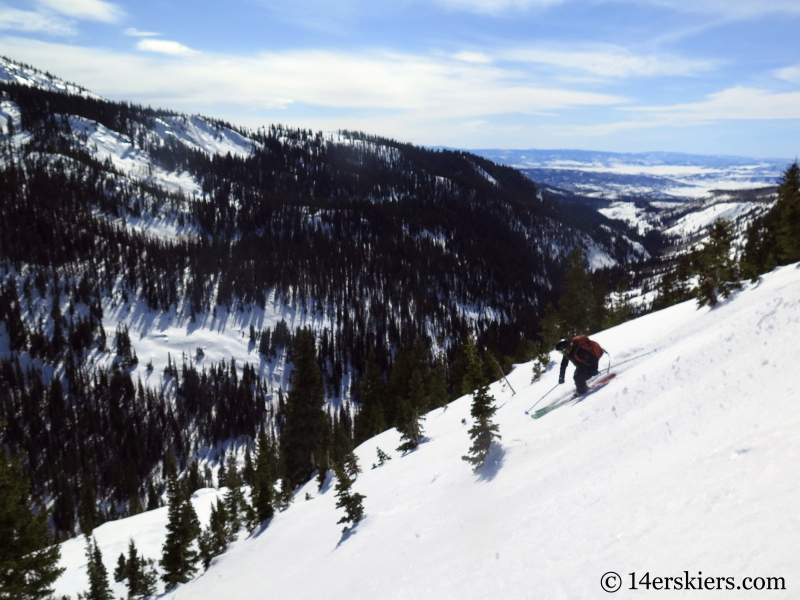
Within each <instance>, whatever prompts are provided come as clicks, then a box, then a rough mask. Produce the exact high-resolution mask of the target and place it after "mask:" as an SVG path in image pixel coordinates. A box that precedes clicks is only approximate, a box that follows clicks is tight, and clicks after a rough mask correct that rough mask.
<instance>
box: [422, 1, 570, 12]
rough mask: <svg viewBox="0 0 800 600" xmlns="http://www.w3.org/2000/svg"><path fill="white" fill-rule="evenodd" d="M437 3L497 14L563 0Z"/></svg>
mask: <svg viewBox="0 0 800 600" xmlns="http://www.w3.org/2000/svg"><path fill="white" fill-rule="evenodd" d="M437 2H438V3H439V4H441V5H443V6H446V7H447V8H452V9H456V10H466V11H469V12H477V13H485V14H497V13H500V12H503V11H506V10H509V9H517V10H524V9H529V8H545V7H547V6H552V5H554V4H561V3H562V2H563V0H437Z"/></svg>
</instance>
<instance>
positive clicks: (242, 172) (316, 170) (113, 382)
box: [0, 60, 646, 536]
mask: <svg viewBox="0 0 800 600" xmlns="http://www.w3.org/2000/svg"><path fill="white" fill-rule="evenodd" d="M2 66H3V71H2V72H3V73H4V77H3V80H4V82H3V83H0V94H2V99H0V113H2V115H0V116H2V117H3V118H2V119H1V120H2V123H0V124H2V126H3V128H2V138H1V139H0V152H2V163H1V167H0V223H2V224H3V225H2V231H1V232H0V261H1V262H0V265H1V267H0V279H1V284H2V287H1V288H0V352H2V364H0V422H5V428H4V429H3V432H2V436H3V437H2V441H3V444H4V445H5V446H7V447H8V448H9V449H10V450H11V451H12V452H15V453H16V452H21V453H23V454H22V455H23V456H24V460H23V466H24V468H25V472H26V475H27V476H28V477H29V479H30V480H31V482H32V489H33V493H34V497H35V498H37V499H38V500H39V501H41V502H44V503H47V504H48V505H51V506H52V508H53V525H54V527H55V529H56V531H57V532H58V533H59V535H62V536H63V535H72V534H73V533H75V532H76V531H77V530H78V527H80V529H81V530H82V531H89V530H91V528H92V527H93V526H94V525H95V524H97V523H99V522H101V521H102V520H104V519H107V518H114V517H115V516H117V515H119V514H129V513H133V512H136V511H138V510H141V508H142V507H147V506H150V507H152V506H155V505H157V504H158V503H159V502H160V501H161V498H162V496H163V492H164V482H165V477H164V473H163V472H162V468H163V464H164V461H165V460H167V457H168V456H169V457H171V456H173V455H174V457H175V459H176V462H177V466H178V470H179V471H181V472H182V473H184V474H185V477H186V478H187V480H189V481H190V482H191V483H190V486H192V487H195V488H197V487H200V486H201V484H204V483H211V482H212V478H213V477H214V476H215V473H216V470H217V469H218V467H219V465H220V464H221V463H222V459H223V456H222V455H221V454H219V449H220V448H221V447H222V446H221V444H224V443H226V442H230V441H231V440H239V441H240V443H250V442H252V441H253V440H254V439H255V438H256V436H257V435H258V432H259V430H260V429H262V428H263V429H264V430H265V431H266V435H267V437H269V438H270V439H272V448H273V450H272V451H273V452H274V454H275V461H276V462H275V464H276V467H275V469H274V470H273V472H272V474H271V475H270V477H272V479H273V481H275V480H278V479H280V478H282V477H285V476H286V474H285V472H284V471H283V469H285V465H286V461H287V460H289V462H290V463H291V459H287V457H286V453H287V452H288V451H289V450H287V447H286V445H285V444H280V443H279V440H280V437H281V432H282V430H283V428H284V427H285V426H286V423H285V419H286V418H287V414H288V415H290V414H292V411H291V406H292V404H291V401H290V400H288V399H287V398H288V395H289V394H290V393H291V392H290V388H291V382H292V377H293V375H292V374H293V373H297V377H304V376H306V375H308V374H307V373H299V372H296V371H292V369H291V366H290V365H291V363H292V360H293V356H294V354H295V352H296V351H297V348H299V347H300V346H299V344H300V345H302V344H301V341H302V340H303V339H306V338H305V337H304V336H306V335H310V336H311V339H312V341H313V342H314V343H313V348H314V356H313V360H312V361H311V362H312V363H314V366H313V367H309V368H311V369H312V370H314V369H316V370H318V375H315V374H314V373H311V375H310V376H311V377H312V379H313V378H314V377H317V376H318V377H319V381H320V386H319V393H320V397H321V398H322V399H323V400H324V401H325V402H326V403H327V406H328V409H327V414H328V417H329V418H328V421H327V423H323V424H322V425H321V429H320V430H319V440H318V442H317V443H318V445H317V447H315V448H314V451H313V452H312V459H311V460H312V461H313V460H314V459H313V456H314V455H316V457H317V460H318V461H319V460H322V459H321V458H320V457H325V460H333V459H334V458H336V456H340V455H341V454H342V453H343V452H346V451H347V450H348V448H351V447H352V443H353V438H354V436H356V437H359V436H360V437H362V438H363V436H365V435H368V434H369V435H371V434H373V433H377V432H379V431H382V430H383V429H385V428H386V427H391V426H393V425H396V424H398V422H399V420H401V419H402V418H403V409H402V406H404V404H403V403H404V402H406V400H408V398H410V397H411V396H414V395H415V394H416V396H415V397H418V398H423V399H424V404H425V406H428V407H433V406H438V405H441V404H443V403H444V402H446V401H447V400H448V399H450V398H453V397H455V396H458V395H460V393H461V380H460V377H462V376H463V373H461V370H463V367H462V366H459V364H460V363H459V356H461V353H460V350H459V348H460V347H461V344H462V343H463V342H464V341H465V340H466V339H467V336H468V332H469V331H470V330H471V331H472V332H473V333H474V334H476V335H477V336H478V338H479V340H480V344H481V346H486V347H491V348H492V349H493V350H492V351H493V352H494V354H496V355H497V356H498V357H502V356H504V355H507V356H514V355H515V353H516V354H517V355H519V356H520V357H521V358H529V356H528V355H527V354H526V353H528V346H527V345H526V344H529V343H530V341H531V340H535V339H536V338H537V335H538V332H539V323H538V319H539V316H541V315H542V314H543V312H544V306H545V305H546V304H547V302H549V301H553V300H555V299H556V298H558V296H559V294H560V290H559V289H557V286H555V285H554V284H553V282H557V281H560V279H561V276H562V274H563V272H564V269H565V267H566V257H567V256H568V254H569V253H570V252H572V250H573V249H574V248H575V247H580V248H582V249H583V251H584V252H585V254H586V255H587V256H588V258H589V261H590V263H591V264H592V265H593V266H594V267H600V266H610V265H615V264H625V263H626V262H628V261H632V260H635V259H637V258H640V257H642V256H644V255H645V254H646V252H645V250H644V248H643V247H642V246H641V245H640V244H639V243H638V242H637V241H636V239H637V238H636V234H635V233H633V232H632V231H630V230H628V229H626V228H625V227H624V226H623V225H622V224H620V223H618V222H614V221H610V220H608V219H606V218H605V217H603V216H602V215H600V214H598V213H596V212H594V211H591V210H586V208H585V207H582V206H580V205H568V204H564V203H562V202H560V201H559V200H558V199H556V198H554V197H551V196H549V195H548V194H545V193H542V192H541V191H540V190H539V189H537V186H536V184H535V183H533V182H531V181H530V180H528V179H527V178H526V177H524V176H523V175H522V174H520V173H519V172H518V171H516V170H514V169H512V168H509V167H504V166H499V165H496V164H494V163H492V162H490V161H488V160H486V159H483V158H480V157H478V156H474V155H470V154H467V153H463V152H453V151H438V150H437V151H434V150H427V149H424V148H420V147H416V146H412V145H409V144H404V143H400V142H396V141H392V140H387V139H382V138H376V137H371V136H367V135H364V134H361V133H354V132H339V133H337V134H322V133H313V132H311V131H305V130H297V129H290V128H287V127H282V126H270V127H268V128H262V129H260V130H258V131H249V130H244V129H239V128H236V127H234V126H232V125H230V124H226V123H222V122H219V121H214V120H210V119H205V118H202V117H196V116H191V117H190V116H186V115H180V114H176V113H173V112H170V111H165V110H156V109H152V108H146V107H141V106H136V105H131V104H127V103H118V102H108V101H105V100H102V99H100V98H98V97H95V96H93V95H91V94H89V93H86V92H85V90H82V89H81V88H78V87H77V86H71V87H70V86H68V85H61V84H58V85H55V84H53V85H45V83H47V82H50V83H51V84H52V83H53V82H54V81H55V82H56V83H58V82H57V80H55V79H53V78H52V77H51V76H49V75H46V74H41V73H38V72H36V71H35V70H34V69H32V68H29V67H25V66H21V65H17V64H13V63H11V62H9V61H8V60H4V62H3V65H2ZM67 92H70V93H67ZM259 311H260V312H259ZM256 313H258V314H260V315H262V317H263V316H264V315H268V316H270V319H272V320H271V321H270V320H269V319H267V320H266V321H265V320H264V319H263V318H262V321H259V322H260V323H262V324H265V323H267V322H269V323H270V325H269V326H266V325H265V326H258V327H256V326H255V325H254V323H255V321H254V320H249V321H244V320H243V321H242V323H245V322H246V323H247V324H248V325H249V331H248V334H249V335H248V336H247V338H246V340H245V342H244V344H245V347H246V348H247V351H246V353H245V354H244V356H231V355H230V354H229V355H227V356H225V354H223V353H222V352H221V351H219V352H216V353H215V350H216V349H215V346H216V345H217V342H219V346H220V347H224V348H227V347H228V346H226V345H225V344H228V343H232V342H231V341H230V339H229V338H230V337H231V336H229V338H225V337H224V336H222V335H221V336H220V337H219V338H215V337H214V336H215V335H216V334H217V333H219V332H220V331H221V328H220V327H219V326H218V327H217V329H214V323H218V320H222V319H223V318H235V315H251V314H256ZM289 313H291V314H292V315H300V317H298V318H297V320H295V321H291V320H290V322H292V323H294V325H293V326H289V325H287V322H286V320H284V319H283V316H284V314H289ZM129 315H138V318H139V321H137V323H142V322H147V323H150V324H153V323H161V322H162V321H165V320H169V321H170V323H172V324H173V325H174V324H177V325H174V326H175V327H178V326H179V327H180V328H182V330H183V335H184V336H185V338H186V339H187V340H189V341H188V342H187V344H188V343H191V341H192V340H193V339H195V338H196V337H197V336H198V335H200V333H203V334H204V335H205V337H204V338H203V339H204V340H206V342H207V345H206V346H205V353H207V354H208V355H209V357H214V358H208V357H207V358H205V359H204V354H205V353H204V352H203V348H201V347H200V345H199V344H196V345H197V352H196V353H195V352H194V351H192V352H191V353H187V352H185V348H184V349H181V351H180V352H179V351H178V350H176V349H175V348H173V347H171V345H170V342H169V341H164V343H163V344H162V345H161V346H159V350H160V352H159V354H158V355H157V356H156V355H153V356H149V357H147V358H148V359H149V360H148V364H147V365H144V364H142V363H143V362H144V360H145V357H143V356H142V357H140V356H139V355H138V354H137V347H138V348H140V349H141V347H142V346H141V343H142V339H144V338H145V336H146V335H151V334H152V329H153V328H154V327H152V326H151V327H150V329H145V328H140V329H137V328H136V326H135V323H134V322H133V318H132V317H130V316H129ZM226 315H227V317H224V316H226ZM231 315H233V317H231ZM273 317H274V318H273ZM301 317H302V318H301ZM243 319H244V318H243ZM301 325H302V326H303V327H307V328H308V329H307V332H308V333H307V334H305V333H303V331H304V330H301V328H300V326H301ZM171 326H172V325H171ZM164 327H166V326H164ZM245 327H246V326H245V325H242V335H244V330H245ZM156 329H157V327H156ZM192 336H194V337H192ZM370 355H371V356H373V358H372V359H371V362H370V361H368V357H370ZM179 357H180V358H179ZM368 362H370V364H371V365H372V371H371V373H372V377H373V379H372V383H373V384H375V385H378V384H380V385H386V386H387V387H386V389H385V390H384V391H382V394H384V395H385V397H386V398H387V400H386V402H385V407H384V408H385V413H383V414H382V415H380V418H378V417H375V419H374V420H373V421H372V422H371V424H370V425H369V426H367V425H365V424H364V423H362V424H361V425H360V427H361V429H362V430H361V432H360V433H359V432H358V431H356V430H355V429H358V427H359V424H358V423H356V424H355V425H354V423H353V415H354V414H355V413H356V412H357V407H358V406H359V403H360V401H361V400H362V387H363V386H362V385H361V382H362V379H364V378H367V377H368V375H369V374H370V371H369V369H368V368H367V365H368ZM153 363H155V365H157V366H154V364H153ZM487 364H488V363H487ZM267 376H270V377H273V376H274V377H273V378H272V379H269V378H268V377H267ZM268 379H269V380H268ZM276 382H277V383H276ZM367 387H368V388H369V385H368V386H367ZM373 388H374V385H373ZM315 390H316V388H315ZM314 394H317V391H314ZM315 397H316V396H315ZM287 402H288V403H289V406H290V408H289V409H287V408H286V406H287ZM315 402H316V400H315ZM419 402H423V400H420V401H419ZM421 407H422V405H420V406H419V407H417V408H421ZM331 456H332V457H333V458H330V457H331ZM307 459H308V457H305V458H304V459H303V460H307ZM212 466H213V470H212ZM301 471H302V469H301ZM293 483H296V482H293Z"/></svg>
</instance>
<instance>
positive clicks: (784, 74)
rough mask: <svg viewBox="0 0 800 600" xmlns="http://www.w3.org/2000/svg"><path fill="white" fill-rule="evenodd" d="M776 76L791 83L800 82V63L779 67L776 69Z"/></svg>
mask: <svg viewBox="0 0 800 600" xmlns="http://www.w3.org/2000/svg"><path fill="white" fill-rule="evenodd" d="M775 76H776V77H777V78H778V79H783V80H784V81H788V82H790V83H800V65H794V66H792V67H784V68H783V69H778V70H777V71H775Z"/></svg>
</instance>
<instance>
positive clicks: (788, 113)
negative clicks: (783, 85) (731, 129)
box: [634, 86, 800, 124]
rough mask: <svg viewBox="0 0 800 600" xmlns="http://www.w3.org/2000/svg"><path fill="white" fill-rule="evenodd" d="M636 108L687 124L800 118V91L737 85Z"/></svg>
mask: <svg viewBox="0 0 800 600" xmlns="http://www.w3.org/2000/svg"><path fill="white" fill-rule="evenodd" d="M634 110H637V111H639V112H644V113H650V114H653V115H657V116H659V117H662V118H672V119H676V120H677V121H679V122H686V123H687V124H690V123H691V122H694V123H700V122H708V121H719V120H731V119H737V120H738V119H756V120H763V119H800V92H783V93H777V94H776V93H771V92H769V91H767V90H762V89H757V88H749V87H743V86H736V87H732V88H728V89H725V90H722V91H721V92H717V93H715V94H711V95H709V96H708V97H707V98H706V99H705V100H703V101H701V102H687V103H683V104H672V105H668V106H647V107H638V108H636V109H634Z"/></svg>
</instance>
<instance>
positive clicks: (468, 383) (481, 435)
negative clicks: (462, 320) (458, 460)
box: [462, 340, 500, 469]
mask: <svg viewBox="0 0 800 600" xmlns="http://www.w3.org/2000/svg"><path fill="white" fill-rule="evenodd" d="M462 391H463V392H464V393H467V394H468V393H472V394H473V396H472V410H471V414H472V417H473V418H474V419H475V424H474V425H473V426H472V427H471V428H470V430H469V435H470V438H472V447H471V448H470V449H469V454H468V455H466V456H462V458H463V459H464V460H465V461H467V462H469V463H471V464H472V465H473V466H474V468H475V469H478V468H480V467H481V466H483V463H484V462H485V461H486V455H487V454H488V453H489V448H490V447H491V444H492V442H493V441H494V439H495V438H499V437H500V434H499V433H498V426H497V425H496V424H494V423H492V417H494V414H495V413H496V412H497V407H496V406H494V398H493V397H492V396H491V395H490V394H489V385H488V384H487V382H486V378H485V377H484V375H483V372H482V369H481V361H480V359H479V358H478V352H477V349H476V348H475V345H474V344H473V343H472V340H470V341H469V342H468V343H467V374H466V376H465V377H464V384H463V388H462Z"/></svg>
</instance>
